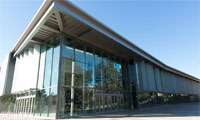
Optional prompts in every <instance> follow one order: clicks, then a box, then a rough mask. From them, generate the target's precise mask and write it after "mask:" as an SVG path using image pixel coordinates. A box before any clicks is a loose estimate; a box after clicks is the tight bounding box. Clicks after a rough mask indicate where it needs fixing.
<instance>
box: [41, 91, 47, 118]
mask: <svg viewBox="0 0 200 120" xmlns="http://www.w3.org/2000/svg"><path fill="white" fill-rule="evenodd" d="M48 99H49V89H43V90H41V93H40V112H41V116H47V115H48Z"/></svg>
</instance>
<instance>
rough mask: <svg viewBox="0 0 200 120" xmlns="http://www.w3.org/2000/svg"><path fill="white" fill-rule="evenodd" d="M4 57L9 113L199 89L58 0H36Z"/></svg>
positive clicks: (154, 98) (54, 113) (86, 109)
mask: <svg viewBox="0 0 200 120" xmlns="http://www.w3.org/2000/svg"><path fill="white" fill-rule="evenodd" d="M9 59H10V62H9V65H10V64H12V65H14V67H10V69H11V70H10V71H9V72H8V74H9V75H8V76H10V78H13V79H6V80H5V81H6V82H5V83H9V84H5V85H4V86H7V87H6V90H7V91H8V92H9V91H10V93H11V94H15V95H16V101H15V105H14V110H13V112H16V113H26V114H33V115H34V116H39V117H49V118H68V117H77V116H84V115H92V114H93V113H95V114H98V113H102V112H109V111H120V110H134V109H137V108H138V107H143V106H148V105H153V104H163V103H169V102H188V101H194V100H195V99H196V98H198V96H199V95H200V80H199V79H198V78H195V77H193V76H191V75H188V74H186V73H183V72H181V71H179V70H176V69H174V68H172V67H169V66H167V65H166V64H164V63H162V62H161V61H159V60H158V59H156V58H154V57H153V56H151V55H150V54H148V53H146V52H145V51H144V50H142V49H141V48H139V47H137V46H136V45H134V44H133V43H131V42H129V41H128V40H126V39H125V38H123V37H122V36H120V35H118V34H117V33H115V32H113V31H112V30H111V29H109V28H108V27H106V26H105V25H103V24H102V23H100V22H99V21H97V20H95V19H94V18H92V17H91V16H89V15H87V14H86V13H84V12H83V11H81V10H80V9H78V8H77V7H75V6H73V5H72V4H71V3H69V2H67V1H64V0H57V1H56V0H46V1H45V2H44V3H43V4H42V6H41V7H40V9H39V10H38V12H37V13H36V15H35V16H34V18H33V19H32V21H31V22H30V24H29V25H28V27H27V28H26V30H25V31H24V33H23V34H22V35H21V37H20V38H19V41H18V42H17V44H16V45H15V47H14V49H13V50H12V51H11V53H10V57H9ZM12 69H13V71H14V72H12ZM11 73H13V76H12V74H11ZM8 92H5V93H6V94H8Z"/></svg>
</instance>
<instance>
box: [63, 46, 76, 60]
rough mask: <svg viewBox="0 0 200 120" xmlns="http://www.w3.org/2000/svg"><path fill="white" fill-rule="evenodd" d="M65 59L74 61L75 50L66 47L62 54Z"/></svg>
mask: <svg viewBox="0 0 200 120" xmlns="http://www.w3.org/2000/svg"><path fill="white" fill-rule="evenodd" d="M62 55H63V57H66V58H69V59H74V49H73V48H71V47H68V46H65V47H64V48H63V52H62Z"/></svg>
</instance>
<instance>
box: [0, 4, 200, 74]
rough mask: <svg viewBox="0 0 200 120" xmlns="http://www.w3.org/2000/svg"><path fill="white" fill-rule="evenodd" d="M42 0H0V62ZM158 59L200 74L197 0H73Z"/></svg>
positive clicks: (191, 72) (199, 35)
mask: <svg viewBox="0 0 200 120" xmlns="http://www.w3.org/2000/svg"><path fill="white" fill-rule="evenodd" d="M41 3H42V0H29V1H27V0H14V1H11V0H0V63H1V62H2V61H3V58H4V57H5V56H6V54H7V53H8V51H10V50H11V49H12V48H13V47H14V45H15V43H16V41H17V39H18V38H19V36H20V34H21V33H22V32H23V31H24V29H25V27H26V26H27V24H28V23H29V21H30V20H31V19H32V17H33V15H34V14H35V12H36V11H37V9H38V8H39V6H40V5H41ZM73 3H74V4H75V5H77V6H78V7H80V8H81V9H82V10H84V11H86V12H87V13H89V14H90V15H91V16H93V17H95V18H96V19H97V20H99V21H101V22H102V23H104V24H105V25H107V26H108V27H110V28H112V29H113V30H114V31H116V32H117V33H119V34H120V35H122V36H124V37H125V38H127V39H128V40H129V41H131V42H133V43H135V44H136V45H138V46H139V47H140V48H142V49H144V50H145V51H146V52H148V53H150V54H151V55H153V56H155V57H156V58H158V59H159V60H161V61H162V62H164V63H166V64H167V65H170V66H172V67H174V68H177V69H179V70H181V71H183V72H186V73H189V74H191V75H193V76H196V77H198V78H200V33H199V31H200V1H192V2H191V1H190V2H189V1H175V2H173V1H164V2H161V1H155V0H154V1H144V0H143V1H139V0H138V1H131V0H126V1H125V2H124V0H123V1H122V0H115V1H114V0H97V1H94V0H85V1H81V0H75V1H73Z"/></svg>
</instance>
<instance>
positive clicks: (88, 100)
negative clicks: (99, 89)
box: [84, 88, 94, 112]
mask: <svg viewBox="0 0 200 120" xmlns="http://www.w3.org/2000/svg"><path fill="white" fill-rule="evenodd" d="M93 93H94V89H89V88H88V89H87V88H86V89H85V91H84V110H85V111H86V112H87V111H88V112H89V111H91V110H93V107H94V104H93V103H94V101H93Z"/></svg>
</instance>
